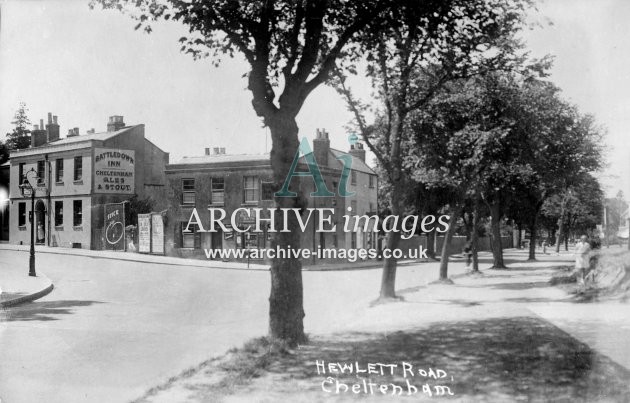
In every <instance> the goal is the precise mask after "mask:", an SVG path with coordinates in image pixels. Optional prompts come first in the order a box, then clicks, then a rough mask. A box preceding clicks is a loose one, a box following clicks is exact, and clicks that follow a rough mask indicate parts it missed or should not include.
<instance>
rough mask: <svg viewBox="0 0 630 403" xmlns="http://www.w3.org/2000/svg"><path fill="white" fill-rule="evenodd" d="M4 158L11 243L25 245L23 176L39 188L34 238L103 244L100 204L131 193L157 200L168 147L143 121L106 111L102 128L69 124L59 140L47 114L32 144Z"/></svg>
mask: <svg viewBox="0 0 630 403" xmlns="http://www.w3.org/2000/svg"><path fill="white" fill-rule="evenodd" d="M9 161H10V186H9V194H10V220H9V233H10V234H9V238H10V242H11V243H14V244H28V243H30V224H29V219H28V217H29V211H30V209H31V201H30V197H23V196H22V194H21V192H20V188H19V185H20V184H21V183H23V181H24V180H25V178H28V179H29V180H30V183H32V184H34V185H35V187H36V188H37V192H36V201H35V214H34V216H35V228H36V241H37V243H39V244H45V245H49V246H62V247H76V248H86V249H101V248H102V247H103V242H104V241H103V231H102V227H103V221H104V219H103V215H104V210H103V206H104V204H106V203H117V202H121V201H124V200H128V199H130V198H132V197H133V196H134V195H137V196H139V197H140V198H145V197H154V198H155V199H158V200H159V198H160V196H161V195H162V194H163V193H164V187H165V175H164V169H165V167H166V164H168V153H166V152H164V151H162V150H161V149H160V148H159V147H157V146H156V145H154V144H153V143H152V142H151V141H149V140H148V139H146V138H145V135H144V125H142V124H140V125H134V126H127V125H125V123H124V120H123V117H122V116H112V117H110V118H109V121H108V123H107V131H106V132H102V133H95V132H94V129H91V130H89V131H88V132H87V133H86V134H80V133H79V128H73V129H70V130H69V132H68V136H67V137H66V138H62V139H60V138H59V125H58V124H57V117H56V116H54V117H53V116H52V115H51V114H50V113H49V114H48V124H46V126H45V127H44V124H43V121H40V125H35V127H34V130H33V131H32V135H31V148H27V149H21V150H15V151H13V152H11V154H10V160H9ZM31 169H33V170H34V171H35V173H33V174H27V173H28V172H29V171H30V170H31Z"/></svg>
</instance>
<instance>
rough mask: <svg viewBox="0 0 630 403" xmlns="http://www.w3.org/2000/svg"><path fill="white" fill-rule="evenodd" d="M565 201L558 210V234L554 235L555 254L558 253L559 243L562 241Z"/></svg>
mask: <svg viewBox="0 0 630 403" xmlns="http://www.w3.org/2000/svg"><path fill="white" fill-rule="evenodd" d="M565 204H566V203H565V201H563V202H562V206H561V208H560V218H558V232H557V235H556V253H560V243H562V240H563V239H564V238H563V237H564V215H565Z"/></svg>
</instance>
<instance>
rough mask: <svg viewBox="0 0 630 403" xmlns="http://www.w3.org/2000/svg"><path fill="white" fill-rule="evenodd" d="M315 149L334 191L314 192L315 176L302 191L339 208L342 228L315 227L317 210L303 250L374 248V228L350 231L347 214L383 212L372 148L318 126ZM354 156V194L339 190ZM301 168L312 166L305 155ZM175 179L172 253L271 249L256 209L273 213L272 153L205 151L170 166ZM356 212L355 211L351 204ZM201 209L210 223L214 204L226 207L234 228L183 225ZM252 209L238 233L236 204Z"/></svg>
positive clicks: (317, 203) (316, 204)
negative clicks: (345, 141)
mask: <svg viewBox="0 0 630 403" xmlns="http://www.w3.org/2000/svg"><path fill="white" fill-rule="evenodd" d="M312 153H313V155H314V157H315V160H316V162H317V165H318V166H319V169H320V171H321V174H322V176H323V179H324V181H325V183H326V187H327V188H328V190H329V191H330V192H332V193H334V194H335V195H334V196H332V197H309V196H308V195H309V194H310V193H311V192H313V191H315V184H314V181H313V180H312V178H310V177H306V178H303V179H301V180H300V187H301V191H302V192H303V194H304V195H306V199H307V201H308V206H307V207H311V208H332V209H334V215H333V222H334V224H336V231H335V232H316V223H317V221H318V218H317V217H316V215H317V213H316V212H314V213H313V215H314V216H315V217H313V219H311V220H310V221H309V223H308V225H307V227H306V231H304V233H303V235H302V240H301V245H302V247H303V248H309V249H311V250H316V249H317V248H318V247H321V248H353V249H360V248H375V247H376V239H375V236H374V233H373V232H372V231H367V232H363V231H362V230H359V231H356V232H355V231H350V232H345V231H344V230H343V222H342V217H343V215H344V214H350V215H355V214H359V215H363V214H368V213H373V214H375V213H376V211H377V205H376V202H377V176H376V173H375V172H374V170H372V168H370V167H369V166H368V165H367V164H366V163H365V150H364V149H363V145H362V144H360V143H358V144H356V145H352V146H351V148H350V150H349V151H348V153H344V152H342V151H339V150H335V149H333V148H331V147H330V140H329V138H328V132H326V131H325V130H323V129H322V130H319V129H318V130H317V133H316V138H315V139H314V141H313V143H312ZM343 155H350V156H351V157H352V165H351V171H350V178H349V180H348V181H347V182H348V187H347V190H348V191H349V192H355V194H354V196H352V197H341V196H340V195H339V192H338V186H339V183H340V177H341V173H342V170H343V163H342V161H341V160H340V159H338V157H340V156H343ZM298 170H300V171H308V170H309V169H308V167H307V166H306V162H305V160H304V157H302V158H301V159H300V163H299V167H298ZM166 177H167V183H168V195H169V196H168V198H169V200H168V204H169V212H168V217H167V220H166V223H167V224H166V229H165V234H166V235H165V249H166V254H168V255H171V256H181V257H205V252H204V249H237V248H243V249H254V248H257V249H263V248H269V247H270V240H271V237H272V234H271V233H270V232H269V231H268V224H267V222H265V221H263V226H262V232H256V231H255V220H254V217H255V214H254V211H253V209H254V208H261V209H262V211H261V214H260V215H261V217H263V218H269V216H270V213H269V211H268V210H267V209H268V208H270V207H274V200H273V199H274V196H273V193H274V192H273V189H272V183H271V178H272V170H271V163H270V159H269V154H227V153H226V152H225V148H222V147H215V148H214V149H213V150H212V152H211V150H210V148H206V149H205V154H204V155H200V156H194V157H184V158H183V159H181V160H180V161H177V162H175V163H172V164H169V165H168V166H167V168H166ZM297 182H298V178H294V179H293V181H292V184H291V188H290V189H291V190H292V191H294V190H295V189H296V187H295V185H296V183H297ZM349 207H351V208H352V212H351V213H349V212H348V208H349ZM193 208H196V210H197V212H198V215H199V218H200V220H201V223H202V225H203V226H206V228H204V229H205V230H207V229H208V228H207V224H208V223H209V222H210V212H209V210H208V208H220V209H223V210H224V211H225V213H226V216H225V219H224V220H223V221H222V222H223V224H224V226H225V227H226V229H228V231H223V230H222V229H221V228H220V227H219V226H218V225H217V228H215V229H217V230H218V232H200V231H198V228H196V226H195V225H191V226H190V227H189V228H188V230H189V231H188V232H185V231H184V230H185V229H186V227H187V224H188V222H189V220H190V218H191V214H192V211H193ZM243 208H245V209H248V211H249V214H245V213H244V212H243V211H242V210H239V211H237V216H236V217H237V218H236V220H235V221H236V225H237V226H239V227H240V228H239V229H246V228H247V227H251V228H249V230H248V231H247V232H237V231H234V229H233V228H231V223H230V221H231V217H232V214H233V213H234V212H235V211H236V210H237V209H243Z"/></svg>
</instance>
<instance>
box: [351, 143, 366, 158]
mask: <svg viewBox="0 0 630 403" xmlns="http://www.w3.org/2000/svg"><path fill="white" fill-rule="evenodd" d="M349 154H350V155H352V156H353V157H354V158H358V159H360V160H361V161H363V162H365V149H364V148H363V143H356V144H355V145H351V146H350V152H349Z"/></svg>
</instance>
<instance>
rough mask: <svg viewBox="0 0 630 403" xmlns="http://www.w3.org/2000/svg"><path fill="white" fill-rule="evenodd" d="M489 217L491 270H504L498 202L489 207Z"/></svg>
mask: <svg viewBox="0 0 630 403" xmlns="http://www.w3.org/2000/svg"><path fill="white" fill-rule="evenodd" d="M490 217H491V220H492V222H491V225H492V239H491V242H492V260H493V268H495V269H505V268H506V267H505V264H504V263H503V248H502V247H501V206H500V205H499V203H498V202H494V203H492V204H491V205H490Z"/></svg>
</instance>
